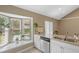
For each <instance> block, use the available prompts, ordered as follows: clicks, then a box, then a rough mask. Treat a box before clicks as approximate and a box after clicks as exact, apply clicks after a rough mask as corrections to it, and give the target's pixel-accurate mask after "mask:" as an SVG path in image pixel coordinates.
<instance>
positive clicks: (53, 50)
mask: <svg viewBox="0 0 79 59" xmlns="http://www.w3.org/2000/svg"><path fill="white" fill-rule="evenodd" d="M51 47H52V48H51V53H61V52H62V48H61V46H59V45H56V44H53V45H52V46H51Z"/></svg>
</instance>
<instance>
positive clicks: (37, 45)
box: [34, 35, 40, 49]
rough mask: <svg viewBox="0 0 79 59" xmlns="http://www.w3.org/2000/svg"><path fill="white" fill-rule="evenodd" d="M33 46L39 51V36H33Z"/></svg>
mask: <svg viewBox="0 0 79 59" xmlns="http://www.w3.org/2000/svg"><path fill="white" fill-rule="evenodd" d="M34 45H35V47H36V48H38V49H40V36H38V35H34Z"/></svg>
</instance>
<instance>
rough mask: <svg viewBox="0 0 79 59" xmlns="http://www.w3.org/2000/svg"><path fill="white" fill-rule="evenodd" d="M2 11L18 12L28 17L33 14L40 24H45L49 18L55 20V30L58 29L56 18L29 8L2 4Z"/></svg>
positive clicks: (0, 8)
mask: <svg viewBox="0 0 79 59" xmlns="http://www.w3.org/2000/svg"><path fill="white" fill-rule="evenodd" d="M0 12H7V13H13V14H18V15H23V16H28V17H29V16H31V17H33V19H34V22H37V23H38V25H39V26H44V21H45V20H49V21H52V22H54V30H56V29H57V21H55V20H54V19H52V18H50V17H47V16H43V15H40V14H37V13H33V12H30V11H28V10H24V9H20V8H17V7H15V6H11V5H0Z"/></svg>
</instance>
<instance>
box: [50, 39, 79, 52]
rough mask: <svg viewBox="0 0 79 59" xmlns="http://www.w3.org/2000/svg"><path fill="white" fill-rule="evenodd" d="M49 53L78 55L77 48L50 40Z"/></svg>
mask: <svg viewBox="0 0 79 59" xmlns="http://www.w3.org/2000/svg"><path fill="white" fill-rule="evenodd" d="M50 48H51V53H78V52H79V47H78V46H75V45H71V44H67V43H64V42H60V41H56V40H52V41H51V45H50Z"/></svg>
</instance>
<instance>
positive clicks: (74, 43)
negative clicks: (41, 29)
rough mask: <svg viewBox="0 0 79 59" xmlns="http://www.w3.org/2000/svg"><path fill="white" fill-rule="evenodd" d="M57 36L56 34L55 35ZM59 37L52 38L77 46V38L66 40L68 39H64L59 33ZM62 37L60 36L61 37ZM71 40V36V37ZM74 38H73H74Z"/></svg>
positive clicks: (78, 44) (78, 43) (78, 42)
mask: <svg viewBox="0 0 79 59" xmlns="http://www.w3.org/2000/svg"><path fill="white" fill-rule="evenodd" d="M57 36H58V35H57ZM59 37H60V38H55V37H54V38H53V40H57V41H60V42H63V43H67V44H71V45H75V46H79V40H77V41H68V40H64V37H65V36H64V35H60V36H59ZM61 37H62V38H61ZM72 40H73V38H72ZM74 40H75V39H74Z"/></svg>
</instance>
